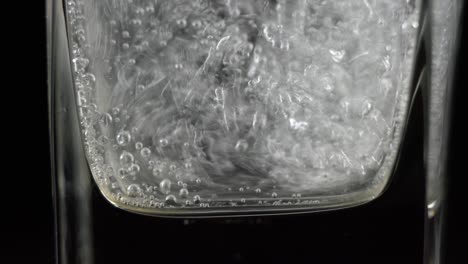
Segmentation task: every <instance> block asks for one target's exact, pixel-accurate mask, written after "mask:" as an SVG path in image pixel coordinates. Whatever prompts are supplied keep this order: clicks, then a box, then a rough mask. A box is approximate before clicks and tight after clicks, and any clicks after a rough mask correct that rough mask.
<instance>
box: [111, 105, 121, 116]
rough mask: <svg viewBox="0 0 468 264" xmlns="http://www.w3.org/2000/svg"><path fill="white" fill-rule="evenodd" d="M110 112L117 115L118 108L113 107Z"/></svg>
mask: <svg viewBox="0 0 468 264" xmlns="http://www.w3.org/2000/svg"><path fill="white" fill-rule="evenodd" d="M111 112H112V115H113V116H117V115H118V114H119V113H120V109H119V108H118V107H114V108H112V110H111Z"/></svg>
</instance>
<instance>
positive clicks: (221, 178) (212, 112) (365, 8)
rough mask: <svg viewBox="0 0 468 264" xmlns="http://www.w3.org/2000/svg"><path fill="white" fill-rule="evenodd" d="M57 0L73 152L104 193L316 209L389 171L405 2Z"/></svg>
mask: <svg viewBox="0 0 468 264" xmlns="http://www.w3.org/2000/svg"><path fill="white" fill-rule="evenodd" d="M66 9H67V13H68V16H69V17H68V19H69V21H68V22H69V25H70V37H71V46H72V62H73V66H74V75H75V89H76V94H77V104H78V107H79V112H80V118H81V125H82V132H83V138H84V144H85V150H86V153H87V158H88V160H89V163H90V167H91V171H92V173H93V176H94V178H95V180H96V183H97V185H98V186H99V188H100V190H101V191H102V192H103V193H104V195H105V196H106V197H107V198H108V199H110V200H112V201H113V202H115V203H117V204H126V205H129V206H132V207H139V208H168V207H171V208H172V207H184V208H200V207H215V208H229V207H239V206H241V207H242V206H253V205H255V206H261V207H268V206H277V205H293V204H305V205H309V206H313V205H314V204H316V203H320V202H321V201H320V199H317V197H325V196H333V195H335V196H336V195H343V194H347V193H352V192H365V191H366V190H367V189H372V188H373V187H375V186H379V188H380V190H381V189H382V188H383V187H382V186H383V185H384V184H385V182H386V181H387V180H388V177H389V176H390V174H391V171H392V169H393V164H394V161H395V157H396V152H397V150H398V148H399V144H400V139H401V131H402V128H403V125H404V121H405V118H406V116H405V114H406V108H407V103H408V99H409V96H410V92H409V79H410V77H411V72H412V64H413V54H414V48H415V41H416V34H417V28H418V26H419V25H418V23H417V21H418V19H419V16H418V8H417V7H416V6H415V4H414V3H410V4H409V3H408V1H403V0H401V1H395V0H374V1H372V0H364V1H348V0H341V1H305V0H303V1H248V0H245V1H201V0H198V1H190V0H179V1H174V0H167V1H155V0H153V1H149V0H142V1H136V0H134V1H130V0H129V1H111V0H107V1H104V0H100V1H93V0H82V1H68V2H67V7H66ZM372 195H376V193H374V194H372Z"/></svg>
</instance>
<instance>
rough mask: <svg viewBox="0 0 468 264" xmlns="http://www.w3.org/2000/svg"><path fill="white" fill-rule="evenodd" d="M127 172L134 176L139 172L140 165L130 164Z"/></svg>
mask: <svg viewBox="0 0 468 264" xmlns="http://www.w3.org/2000/svg"><path fill="white" fill-rule="evenodd" d="M128 172H129V173H130V175H132V176H136V175H137V174H138V173H139V172H140V165H138V164H132V165H131V166H130V168H128Z"/></svg>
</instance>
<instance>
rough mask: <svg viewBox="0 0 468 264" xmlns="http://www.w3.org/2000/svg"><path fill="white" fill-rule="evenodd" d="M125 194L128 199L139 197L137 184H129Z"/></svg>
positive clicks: (139, 192) (139, 191) (139, 189)
mask: <svg viewBox="0 0 468 264" xmlns="http://www.w3.org/2000/svg"><path fill="white" fill-rule="evenodd" d="M127 194H128V196H130V197H137V196H139V195H141V188H140V186H139V185H138V184H130V185H129V186H128V187H127Z"/></svg>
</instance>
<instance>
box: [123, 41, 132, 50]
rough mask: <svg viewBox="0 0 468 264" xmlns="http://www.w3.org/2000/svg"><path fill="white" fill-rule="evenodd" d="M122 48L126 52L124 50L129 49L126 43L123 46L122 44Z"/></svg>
mask: <svg viewBox="0 0 468 264" xmlns="http://www.w3.org/2000/svg"><path fill="white" fill-rule="evenodd" d="M122 48H123V49H125V50H126V49H128V48H130V45H129V44H128V43H124V44H122Z"/></svg>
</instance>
